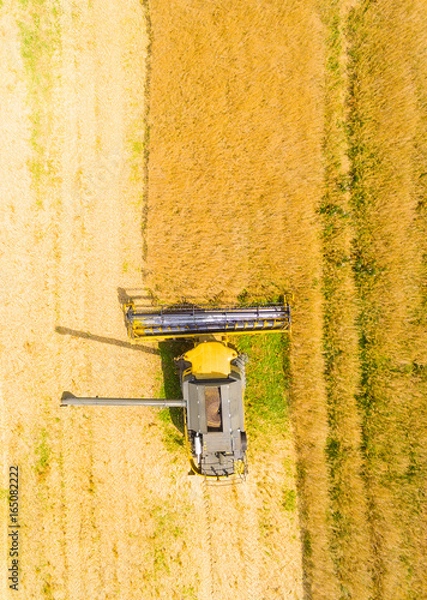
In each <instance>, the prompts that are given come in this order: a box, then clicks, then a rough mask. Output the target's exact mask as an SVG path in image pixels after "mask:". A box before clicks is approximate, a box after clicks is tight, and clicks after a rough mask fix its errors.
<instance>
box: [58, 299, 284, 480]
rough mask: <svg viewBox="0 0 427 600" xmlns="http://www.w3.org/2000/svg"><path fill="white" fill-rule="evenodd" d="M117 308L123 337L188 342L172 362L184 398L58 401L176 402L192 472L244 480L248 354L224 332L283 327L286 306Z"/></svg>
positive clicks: (67, 397)
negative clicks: (125, 334)
mask: <svg viewBox="0 0 427 600" xmlns="http://www.w3.org/2000/svg"><path fill="white" fill-rule="evenodd" d="M123 309H124V315H125V322H126V326H127V330H128V334H129V336H130V338H131V339H132V340H133V341H134V342H136V343H137V342H139V341H147V340H165V339H171V340H174V339H189V340H192V341H193V342H194V348H192V349H191V350H188V351H187V352H185V353H184V354H182V355H181V356H179V357H177V358H176V359H175V362H176V365H177V368H178V370H179V379H180V384H181V389H182V395H183V398H182V399H170V400H166V399H157V398H98V397H96V398H78V397H76V396H73V395H72V394H70V393H67V392H65V393H64V394H63V396H62V399H61V406H70V405H110V406H111V405H113V406H141V405H142V406H158V407H182V408H183V409H184V426H185V437H186V440H187V447H188V452H189V458H190V463H191V467H192V470H193V471H194V472H195V473H197V474H200V475H204V476H206V477H215V478H217V479H219V478H223V477H230V476H232V475H240V476H243V477H244V476H245V475H246V472H247V461H246V450H247V437H246V431H245V425H244V409H243V398H244V391H245V363H246V360H247V357H246V355H243V354H239V353H238V352H237V351H236V350H235V349H234V348H233V347H232V346H231V345H230V344H229V342H228V335H230V334H231V335H236V334H251V333H267V332H286V331H289V329H290V325H291V314H290V307H289V304H288V303H287V302H284V303H282V304H274V305H270V306H250V307H241V306H239V307H226V308H218V307H200V306H193V305H183V306H176V307H167V308H162V309H147V308H143V307H137V306H135V304H134V302H128V303H126V304H125V305H124V307H123Z"/></svg>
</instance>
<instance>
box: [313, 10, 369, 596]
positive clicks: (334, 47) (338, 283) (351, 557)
mask: <svg viewBox="0 0 427 600" xmlns="http://www.w3.org/2000/svg"><path fill="white" fill-rule="evenodd" d="M346 4H347V3H345V2H344V3H343V2H341V1H336V2H332V3H331V4H330V5H329V7H328V8H325V12H324V19H325V26H326V30H327V35H328V37H327V49H328V52H327V57H326V60H327V62H326V82H325V83H326V85H325V141H324V161H325V194H324V197H323V201H322V204H321V206H320V211H319V212H320V215H321V219H322V222H323V294H324V352H325V380H326V389H327V399H328V422H329V432H328V441H327V457H328V467H329V477H330V482H329V485H330V498H331V520H332V524H333V526H332V535H331V553H332V558H333V561H334V566H335V570H336V573H337V578H338V581H339V585H340V594H341V596H340V597H343V598H354V599H357V600H362V599H364V598H366V599H368V598H370V597H371V594H372V579H371V574H370V560H371V553H370V548H369V528H368V522H367V506H366V497H365V487H364V482H363V479H362V456H361V420H360V416H359V413H358V409H357V403H356V395H357V391H358V385H359V377H360V365H359V359H358V332H357V327H356V318H357V301H356V290H355V281H354V274H353V269H352V261H351V250H352V240H353V235H354V232H353V226H352V221H351V212H350V206H349V199H350V197H349V191H348V190H349V187H348V183H349V162H348V156H347V153H348V144H347V135H346V127H345V123H346V119H347V110H348V109H347V99H348V98H347V91H348V78H347V60H346V50H347V49H346V38H345V28H346V20H347V17H348V7H347V6H346Z"/></svg>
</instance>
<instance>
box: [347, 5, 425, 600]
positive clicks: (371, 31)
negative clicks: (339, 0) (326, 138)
mask: <svg viewBox="0 0 427 600" xmlns="http://www.w3.org/2000/svg"><path fill="white" fill-rule="evenodd" d="M350 25H351V29H350V35H351V58H352V64H351V102H352V112H351V115H350V117H351V118H350V133H351V135H350V143H351V159H352V208H353V212H354V220H355V227H356V242H355V247H354V261H355V264H354V267H355V272H356V283H357V289H358V294H359V299H360V307H361V312H360V346H361V348H360V356H361V367H362V379H361V382H362V384H361V390H360V395H359V405H360V409H361V411H362V419H363V448H364V455H365V478H366V485H367V492H368V505H369V520H370V527H371V548H372V552H373V555H374V564H373V576H374V598H378V599H380V598H384V599H386V598H391V597H395V598H397V597H398V598H421V597H425V596H426V594H427V580H426V575H425V569H424V567H423V561H424V560H425V555H426V550H427V548H426V539H425V531H426V527H427V522H426V514H427V510H426V500H425V492H424V490H425V481H426V476H427V472H426V464H427V463H426V450H425V447H426V445H425V441H426V434H427V414H426V407H425V375H424V373H425V364H426V350H425V349H426V330H425V317H422V316H421V317H420V314H421V313H422V307H425V301H426V300H425V263H423V260H424V261H425V251H426V246H425V244H426V241H425V239H426V238H425V231H426V225H425V223H426V208H425V200H424V198H425V183H424V181H423V178H424V173H425V159H426V153H427V142H426V140H427V135H426V125H427V123H426V113H425V105H426V104H425V102H426V87H425V81H426V73H427V57H426V54H425V28H426V26H427V13H426V11H425V6H424V5H423V4H422V3H420V2H415V3H413V4H412V5H411V6H410V7H409V6H405V8H403V6H400V5H396V4H392V3H387V2H378V3H375V5H374V4H371V3H369V2H364V3H363V4H362V5H361V7H360V8H358V9H356V10H354V12H353V14H352V16H351V21H350ZM423 255H424V258H423Z"/></svg>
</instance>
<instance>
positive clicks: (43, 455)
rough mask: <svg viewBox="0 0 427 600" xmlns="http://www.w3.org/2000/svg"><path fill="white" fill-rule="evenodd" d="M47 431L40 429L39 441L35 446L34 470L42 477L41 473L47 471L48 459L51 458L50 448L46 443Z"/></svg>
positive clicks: (43, 473)
mask: <svg viewBox="0 0 427 600" xmlns="http://www.w3.org/2000/svg"><path fill="white" fill-rule="evenodd" d="M48 437H49V436H48V432H47V430H46V429H42V430H41V433H40V440H39V443H38V445H37V447H36V458H37V461H36V467H35V468H36V472H37V474H38V475H39V476H40V477H42V476H43V475H45V474H46V473H47V471H48V470H49V466H50V459H51V455H52V452H51V449H50V446H49V444H48Z"/></svg>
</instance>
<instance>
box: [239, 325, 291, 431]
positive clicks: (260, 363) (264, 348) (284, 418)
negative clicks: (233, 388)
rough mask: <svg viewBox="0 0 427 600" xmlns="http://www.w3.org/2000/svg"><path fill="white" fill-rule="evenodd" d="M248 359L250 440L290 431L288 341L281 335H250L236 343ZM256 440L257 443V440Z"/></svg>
mask: <svg viewBox="0 0 427 600" xmlns="http://www.w3.org/2000/svg"><path fill="white" fill-rule="evenodd" d="M233 341H234V343H235V346H236V348H237V349H238V351H239V352H241V353H245V354H247V355H248V358H249V360H248V363H247V365H246V393H245V416H246V429H247V430H248V432H249V433H250V435H251V436H255V437H256V436H258V435H262V436H263V438H264V437H265V435H266V434H269V433H271V430H272V429H274V430H276V431H277V429H280V430H281V431H284V430H287V429H288V416H289V415H288V390H289V381H290V378H289V352H290V344H289V337H288V336H287V335H283V334H280V333H277V334H276V333H269V334H264V335H247V336H241V337H237V338H236V339H235V340H233ZM255 437H254V439H255Z"/></svg>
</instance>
